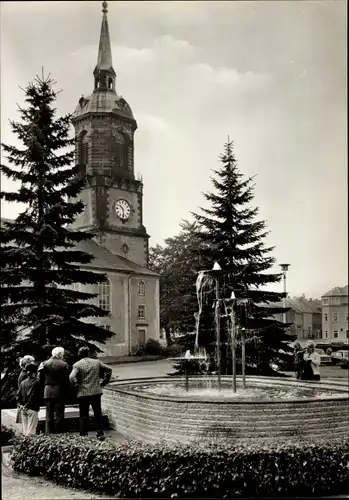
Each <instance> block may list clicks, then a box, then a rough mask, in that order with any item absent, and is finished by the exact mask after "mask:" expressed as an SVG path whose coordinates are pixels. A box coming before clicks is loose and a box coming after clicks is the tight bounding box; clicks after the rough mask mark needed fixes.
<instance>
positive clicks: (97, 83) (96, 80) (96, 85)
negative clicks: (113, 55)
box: [95, 78, 99, 89]
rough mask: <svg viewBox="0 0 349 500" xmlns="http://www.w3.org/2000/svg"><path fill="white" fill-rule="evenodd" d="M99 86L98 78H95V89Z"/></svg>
mask: <svg viewBox="0 0 349 500" xmlns="http://www.w3.org/2000/svg"><path fill="white" fill-rule="evenodd" d="M98 88H99V78H96V79H95V89H98Z"/></svg>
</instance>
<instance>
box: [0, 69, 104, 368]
mask: <svg viewBox="0 0 349 500" xmlns="http://www.w3.org/2000/svg"><path fill="white" fill-rule="evenodd" d="M54 83H55V82H54V81H53V80H52V79H51V78H50V77H47V78H45V77H44V76H42V78H39V77H37V78H36V79H35V81H34V82H32V83H30V84H29V85H28V86H27V87H26V89H25V102H26V104H27V106H26V108H25V109H22V108H19V112H20V116H21V120H20V121H18V122H15V121H10V123H11V128H12V131H13V132H14V133H15V134H16V136H17V138H18V139H19V141H20V142H21V143H22V145H23V147H22V148H17V147H15V146H10V145H6V144H2V147H3V150H4V152H5V156H6V158H7V160H8V164H9V165H7V166H5V165H1V170H2V174H3V175H5V176H6V177H7V178H9V179H11V180H14V181H19V183H20V187H19V190H18V191H13V192H8V191H7V192H5V191H2V192H1V198H2V199H3V200H6V201H7V202H11V203H24V204H25V205H26V208H25V210H24V211H23V212H22V213H20V214H19V215H18V217H17V218H16V219H15V220H13V221H9V222H6V221H3V222H2V224H1V232H0V237H1V254H0V255H1V296H0V302H1V306H2V325H1V340H2V364H3V366H2V368H3V369H7V372H8V373H11V372H12V370H13V369H14V366H16V365H17V364H18V358H19V357H20V356H22V355H23V354H33V355H34V356H35V358H36V359H37V360H43V359H45V358H46V357H47V356H48V355H49V354H50V350H51V349H52V347H53V346H56V345H60V346H62V347H64V348H65V349H66V350H68V351H69V352H70V353H72V354H73V355H76V353H77V350H78V349H79V347H82V346H88V347H89V349H90V350H91V352H92V353H95V354H96V353H98V352H101V349H100V348H99V347H98V346H97V345H96V342H98V343H102V344H103V343H105V341H106V340H107V339H108V338H109V337H111V335H112V332H110V331H107V330H106V329H104V328H102V327H101V326H98V325H96V324H95V323H93V322H85V321H84V319H87V318H89V320H88V321H91V317H103V316H106V315H108V313H107V312H106V311H104V310H102V309H100V308H99V307H97V306H96V305H94V304H93V301H92V299H94V297H96V294H94V293H86V292H81V291H77V290H73V289H72V285H73V284H74V283H81V284H83V285H91V286H92V285H95V286H96V285H97V284H98V283H100V282H103V281H105V279H106V276H105V275H102V274H99V273H94V272H92V271H90V270H88V269H86V267H84V266H86V264H89V263H90V262H91V260H92V258H93V257H92V256H91V255H89V254H86V253H85V252H83V251H80V250H78V248H77V247H76V245H78V244H79V243H80V242H82V241H84V240H88V239H90V238H92V234H89V233H85V232H79V231H74V230H72V229H71V226H70V225H71V224H72V223H73V221H74V219H75V217H76V216H77V215H78V214H79V213H80V212H82V210H83V208H84V205H83V203H82V202H81V201H79V200H78V195H79V193H80V191H81V189H82V187H83V184H84V179H83V178H82V176H81V175H80V174H79V168H80V167H79V165H75V152H74V149H73V147H72V146H73V144H74V140H73V139H70V138H69V128H70V124H71V115H66V116H64V117H58V118H56V117H55V114H56V110H55V108H54V103H55V101H56V99H57V93H56V92H55V91H54V88H53V87H54Z"/></svg>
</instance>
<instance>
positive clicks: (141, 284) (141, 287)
mask: <svg viewBox="0 0 349 500" xmlns="http://www.w3.org/2000/svg"><path fill="white" fill-rule="evenodd" d="M138 295H141V296H143V297H144V295H145V283H144V281H140V282H139V283H138Z"/></svg>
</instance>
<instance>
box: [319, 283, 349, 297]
mask: <svg viewBox="0 0 349 500" xmlns="http://www.w3.org/2000/svg"><path fill="white" fill-rule="evenodd" d="M347 296H348V285H346V286H342V287H340V286H335V287H334V288H332V290H330V291H329V292H327V293H325V294H324V295H323V297H347Z"/></svg>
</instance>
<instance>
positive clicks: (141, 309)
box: [138, 306, 145, 319]
mask: <svg viewBox="0 0 349 500" xmlns="http://www.w3.org/2000/svg"><path fill="white" fill-rule="evenodd" d="M138 319H145V306H138Z"/></svg>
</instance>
